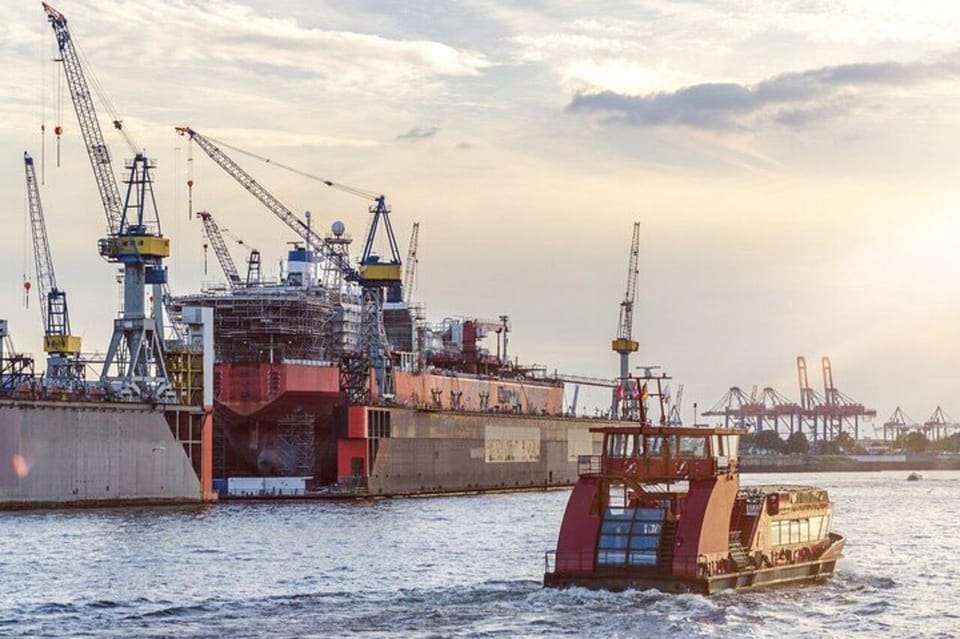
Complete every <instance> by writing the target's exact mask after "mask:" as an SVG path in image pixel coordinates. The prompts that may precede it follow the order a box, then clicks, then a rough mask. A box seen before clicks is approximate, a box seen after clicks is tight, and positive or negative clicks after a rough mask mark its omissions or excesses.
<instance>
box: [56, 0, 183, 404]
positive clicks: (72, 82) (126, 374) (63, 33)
mask: <svg viewBox="0 0 960 639" xmlns="http://www.w3.org/2000/svg"><path fill="white" fill-rule="evenodd" d="M43 8H44V11H45V12H46V14H47V19H48V21H49V23H50V26H51V27H52V28H53V31H54V33H55V34H56V37H57V46H58V48H59V50H60V54H61V57H62V58H63V69H64V73H65V75H66V79H67V85H68V86H69V88H70V97H71V99H72V100H73V106H74V110H75V111H76V114H77V120H78V121H79V123H80V130H81V133H82V135H83V139H84V143H85V144H86V147H87V155H88V156H89V158H90V165H91V167H92V168H93V174H94V179H95V181H96V183H97V188H98V189H99V191H100V198H101V200H102V202H103V207H104V212H105V213H106V216H107V230H108V236H107V237H105V238H103V239H101V240H100V241H99V243H98V248H99V251H100V255H101V256H103V257H104V258H106V259H107V261H109V262H116V263H121V264H123V309H122V316H121V318H120V319H117V320H114V324H113V335H112V337H111V339H110V346H109V348H108V350H107V355H106V358H105V359H104V364H103V370H102V372H101V375H100V381H101V383H102V384H103V385H104V387H105V389H106V390H107V392H108V393H109V394H110V395H111V396H113V397H114V398H116V399H121V400H128V401H149V402H174V401H176V394H175V393H174V392H173V387H172V385H171V383H170V379H169V376H168V375H167V370H166V364H165V362H164V357H163V354H164V345H163V307H164V301H165V299H166V298H167V296H166V295H165V286H166V283H167V271H166V267H164V266H163V259H164V258H166V257H168V256H169V255H170V240H169V239H167V238H164V237H163V234H162V232H161V229H160V217H159V214H158V212H157V204H156V199H155V198H154V194H153V178H152V177H151V171H152V170H153V169H154V168H155V164H154V163H153V162H152V161H150V160H148V159H147V158H146V156H145V155H144V154H142V153H138V152H136V149H135V147H134V145H133V143H132V142H131V141H130V139H129V137H127V135H126V132H124V131H123V129H122V126H121V122H120V120H118V119H115V120H114V121H113V124H114V127H115V128H117V129H118V130H119V131H121V133H123V135H124V138H125V139H126V141H127V143H128V144H129V145H130V146H131V148H132V149H133V150H134V152H135V154H136V155H135V157H134V158H133V160H131V161H129V162H127V163H126V168H127V170H128V177H127V179H126V180H125V183H126V185H127V192H126V197H125V198H124V199H123V200H121V199H120V194H119V189H118V188H117V183H116V177H115V176H114V173H113V166H112V164H111V160H110V151H109V149H108V148H107V145H106V142H105V141H104V139H103V133H102V132H101V130H100V125H99V123H98V121H97V113H96V109H95V108H94V104H93V97H92V95H91V93H90V88H89V86H88V84H87V81H86V78H85V75H84V72H83V68H82V66H81V64H80V57H79V55H78V54H77V50H76V47H75V46H74V43H73V39H72V38H71V36H70V32H69V30H68V28H67V19H66V18H65V17H64V16H63V14H61V13H60V12H59V11H57V10H56V9H54V8H53V7H51V6H50V5H48V4H46V3H44V5H43ZM147 285H151V286H152V287H153V317H149V318H148V317H147V316H146V314H145V311H144V305H145V302H146V295H145V289H146V286H147Z"/></svg>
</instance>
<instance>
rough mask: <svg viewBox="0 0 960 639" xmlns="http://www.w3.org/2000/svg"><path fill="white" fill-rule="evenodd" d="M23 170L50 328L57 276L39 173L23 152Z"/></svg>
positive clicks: (45, 318) (43, 306) (40, 292)
mask: <svg viewBox="0 0 960 639" xmlns="http://www.w3.org/2000/svg"><path fill="white" fill-rule="evenodd" d="M23 169H24V173H25V176H26V181H27V205H28V207H29V209H30V235H31V236H32V237H33V258H34V261H35V263H36V269H37V272H36V275H37V282H36V284H37V294H38V295H39V296H40V313H41V314H42V315H43V326H44V329H45V330H46V329H47V327H48V323H47V322H48V319H49V318H48V316H47V311H48V309H47V299H48V296H49V294H50V292H51V291H55V290H57V276H56V274H55V273H54V270H53V258H52V257H51V255H50V241H49V240H48V239H47V224H46V222H45V221H44V219H43V205H42V204H41V202H40V187H39V186H38V185H37V172H36V169H35V167H34V165H33V158H32V157H30V154H29V153H27V152H26V151H24V152H23Z"/></svg>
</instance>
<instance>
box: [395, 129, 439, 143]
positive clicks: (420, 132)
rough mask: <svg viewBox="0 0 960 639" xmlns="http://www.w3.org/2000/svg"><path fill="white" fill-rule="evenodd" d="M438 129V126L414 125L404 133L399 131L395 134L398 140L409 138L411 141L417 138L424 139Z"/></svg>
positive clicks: (431, 135) (435, 132)
mask: <svg viewBox="0 0 960 639" xmlns="http://www.w3.org/2000/svg"><path fill="white" fill-rule="evenodd" d="M438 131H440V128H439V127H435V126H431V127H425V128H424V127H419V126H415V127H413V128H412V129H410V130H409V131H407V132H406V133H401V134H400V135H398V136H397V139H398V140H410V141H411V142H416V141H418V140H425V139H427V138H432V137H433V136H435V135H436V134H437V132H438Z"/></svg>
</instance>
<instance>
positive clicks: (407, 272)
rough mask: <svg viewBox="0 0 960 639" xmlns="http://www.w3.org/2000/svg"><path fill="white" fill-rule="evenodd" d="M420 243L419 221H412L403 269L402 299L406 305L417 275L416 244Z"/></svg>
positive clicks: (411, 294)
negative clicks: (405, 263)
mask: <svg viewBox="0 0 960 639" xmlns="http://www.w3.org/2000/svg"><path fill="white" fill-rule="evenodd" d="M419 243H420V222H414V223H413V229H411V231H410V243H409V244H408V245H407V265H406V268H405V269H404V271H403V301H404V302H406V304H407V306H410V302H411V301H412V300H413V282H414V280H415V279H416V277H417V264H418V263H419V259H418V258H417V246H418V244H419Z"/></svg>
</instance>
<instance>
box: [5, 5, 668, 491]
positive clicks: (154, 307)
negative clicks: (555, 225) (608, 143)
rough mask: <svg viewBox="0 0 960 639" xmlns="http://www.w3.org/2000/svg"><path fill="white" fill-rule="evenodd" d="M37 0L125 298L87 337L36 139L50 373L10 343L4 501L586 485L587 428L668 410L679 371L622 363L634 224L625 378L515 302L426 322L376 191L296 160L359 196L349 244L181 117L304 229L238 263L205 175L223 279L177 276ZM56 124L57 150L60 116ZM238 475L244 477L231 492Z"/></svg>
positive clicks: (633, 345) (154, 219)
mask: <svg viewBox="0 0 960 639" xmlns="http://www.w3.org/2000/svg"><path fill="white" fill-rule="evenodd" d="M44 8H45V11H46V14H47V17H48V20H49V24H50V26H51V27H52V30H53V33H54V35H55V39H56V40H55V42H56V45H55V46H56V47H57V50H58V56H59V57H57V58H56V60H55V62H56V63H58V64H59V65H60V68H61V69H62V71H63V74H64V78H65V82H63V83H61V84H58V86H62V87H65V88H66V89H67V90H68V91H69V93H70V98H71V101H72V103H73V107H74V111H75V113H76V116H77V122H78V124H79V130H80V133H81V134H82V137H83V141H84V144H85V147H86V151H87V156H88V159H89V163H90V167H91V169H92V173H93V177H94V181H95V183H96V185H97V189H98V192H99V195H100V200H101V204H102V208H103V211H104V213H105V217H106V223H107V224H106V233H105V234H104V236H103V237H102V239H101V240H100V241H99V243H98V246H97V248H98V252H99V254H100V255H101V256H102V257H103V258H104V259H105V260H106V261H107V262H109V263H111V264H115V265H117V266H118V267H119V268H120V269H121V270H122V275H121V278H120V279H119V280H118V281H119V282H120V283H121V285H122V301H121V304H120V309H119V312H118V314H117V317H116V318H115V319H114V320H113V333H112V337H111V340H110V343H109V345H108V346H107V348H106V351H105V353H103V354H98V355H90V354H85V353H83V352H82V350H81V344H80V338H79V337H78V336H75V335H73V333H72V332H71V329H70V322H69V314H68V311H67V300H66V293H65V292H64V291H63V290H62V288H60V287H59V286H58V284H57V282H56V279H55V277H54V274H53V266H52V259H51V250H50V248H51V247H50V246H49V242H48V240H47V237H46V230H45V221H44V219H43V212H42V207H41V206H40V196H39V188H38V187H37V179H36V174H35V173H33V174H32V172H33V171H34V168H33V162H32V159H31V158H30V157H29V156H26V155H25V168H26V176H27V191H28V200H29V203H30V218H31V224H32V230H33V239H34V256H35V258H36V272H35V274H34V275H35V280H36V292H37V293H38V294H39V297H40V302H41V304H40V306H41V310H42V320H43V323H44V351H45V353H46V355H47V357H46V366H45V368H44V370H43V371H42V372H40V373H35V372H34V368H35V367H36V368H40V366H35V362H34V360H33V359H32V358H31V357H29V356H27V355H24V354H22V353H19V352H18V351H16V349H14V348H13V345H12V343H7V344H5V349H4V350H3V351H2V352H0V361H2V364H3V367H2V374H0V504H2V505H14V506H23V505H36V504H55V505H56V504H65V503H70V504H74V503H76V504H98V503H125V502H128V501H136V502H169V501H201V500H205V499H210V498H213V497H214V496H215V493H214V492H213V490H212V489H213V488H214V487H216V488H217V490H218V491H220V492H221V493H222V494H240V495H250V496H270V495H285V496H286V495H294V494H296V495H303V496H306V495H313V496H332V497H342V496H347V497H354V496H377V495H384V496H387V495H410V494H427V493H443V492H461V491H487V490H516V489H528V488H544V487H550V486H562V485H571V484H573V483H574V482H575V481H576V479H577V462H578V459H579V458H580V457H581V456H583V455H596V454H598V453H599V452H600V445H601V435H600V434H598V433H595V432H591V427H598V426H603V425H604V424H606V425H614V424H617V423H620V422H622V421H636V420H638V419H641V418H643V415H644V414H645V413H644V410H645V404H646V402H647V401H648V400H649V399H650V398H651V397H659V403H660V415H661V420H662V421H663V422H664V423H665V422H666V419H667V412H668V411H667V407H666V405H665V398H668V397H669V394H668V393H667V392H665V391H664V389H663V388H662V387H661V384H662V383H663V380H664V379H666V378H665V377H662V378H657V379H656V380H654V379H653V378H652V377H651V372H650V371H649V370H648V371H646V374H645V377H644V378H643V379H644V381H643V383H642V384H641V382H640V380H639V379H636V378H634V377H633V376H632V374H631V372H630V367H629V362H628V358H629V356H630V354H631V353H633V352H636V351H637V348H638V345H637V342H635V341H634V340H633V339H632V336H631V331H632V310H633V297H634V296H635V294H636V288H637V251H638V241H639V226H638V225H634V233H633V242H632V245H631V257H630V269H629V272H628V282H627V293H626V295H625V298H624V301H623V302H622V303H621V308H620V322H619V325H618V329H619V330H618V334H617V338H616V339H615V340H614V341H613V343H612V348H613V350H614V351H615V352H617V353H618V354H619V355H620V376H619V377H618V378H615V379H608V380H603V379H600V380H597V379H587V378H576V379H574V378H571V377H565V376H562V375H558V374H556V373H554V374H553V375H548V374H547V373H546V370H545V369H544V368H543V367H538V366H528V365H523V364H521V363H520V362H519V360H518V359H517V358H515V357H514V356H513V355H512V353H511V351H510V349H509V337H510V330H511V327H510V321H509V318H508V317H507V316H505V315H500V316H497V317H496V319H487V318H484V317H478V316H473V315H466V316H460V317H450V318H445V319H443V320H441V321H433V322H431V321H428V320H427V318H426V315H425V312H424V309H423V308H421V307H419V306H418V305H416V304H414V303H413V302H412V299H411V290H412V282H413V279H414V271H415V268H416V265H417V256H416V251H417V241H418V228H419V226H418V225H417V224H414V227H413V228H414V232H413V233H412V235H411V240H410V243H409V248H408V254H407V259H406V260H405V261H401V258H400V251H399V247H398V243H397V240H396V237H395V235H394V231H393V227H392V223H391V219H390V213H391V209H390V206H389V205H388V203H387V199H386V197H385V196H384V195H383V194H381V193H377V192H370V191H366V190H363V189H358V188H355V187H350V186H346V185H343V184H340V183H337V182H334V181H332V180H327V179H321V178H318V177H316V176H311V175H308V174H306V173H305V172H303V171H298V170H294V172H295V173H298V174H299V175H301V176H305V177H308V178H313V179H316V180H319V181H320V182H321V183H322V184H323V185H325V187H330V188H333V189H336V190H339V191H341V192H343V193H346V194H349V195H350V196H356V197H359V198H361V199H363V200H364V205H365V207H366V208H367V210H368V212H369V215H370V217H369V220H370V221H369V227H368V230H367V232H366V233H364V237H363V239H362V247H361V249H360V250H359V251H357V255H356V256H354V255H352V254H351V248H352V239H351V237H350V236H349V235H348V234H347V233H346V229H345V227H344V225H343V224H342V223H340V222H334V223H333V224H331V225H329V226H328V223H323V224H315V223H314V220H313V219H312V216H311V215H310V213H309V212H306V211H305V212H303V213H300V212H297V211H295V210H293V209H291V208H290V207H288V206H287V205H285V204H284V203H283V202H282V201H281V200H280V199H279V198H278V197H277V196H276V195H274V194H273V193H272V192H270V191H269V190H268V189H267V188H266V186H264V184H263V183H261V182H260V181H258V180H256V179H255V178H254V177H253V176H252V175H251V174H250V173H248V172H247V170H246V169H244V168H243V167H241V166H240V165H239V164H238V163H237V162H236V161H235V160H234V159H233V158H232V157H231V156H230V155H229V154H228V153H227V152H226V151H225V150H224V149H232V150H236V151H241V150H240V149H237V148H236V147H233V146H230V145H228V144H226V143H224V142H220V141H217V140H214V139H212V138H209V137H207V136H205V135H202V134H200V133H198V132H197V131H196V130H194V129H192V128H190V127H189V126H181V127H177V131H178V132H179V133H180V134H181V135H182V136H184V138H185V140H186V143H187V144H188V157H190V158H191V160H192V157H193V156H192V153H193V149H194V147H199V149H200V150H201V151H203V152H204V153H205V154H206V155H207V156H208V157H209V158H210V159H211V160H212V161H213V162H214V163H215V164H216V165H218V166H219V167H220V168H222V169H223V170H224V172H225V173H226V174H227V175H228V176H229V177H230V178H232V179H233V180H235V181H236V182H237V183H238V184H239V185H240V186H241V187H243V188H244V189H245V190H246V191H248V192H249V193H250V195H252V196H253V197H254V198H255V199H257V200H258V201H259V202H260V204H262V205H263V207H264V208H265V209H266V210H267V211H268V212H269V213H270V214H272V215H273V216H274V217H275V218H276V219H278V220H279V221H281V222H282V223H283V224H285V225H286V226H287V227H288V228H289V229H290V230H291V231H292V232H293V233H294V234H295V238H296V242H294V243H293V244H294V246H293V248H292V249H291V250H290V251H289V252H288V254H287V259H286V260H285V261H284V263H283V265H282V268H281V272H280V273H279V275H278V276H273V277H268V276H265V275H264V274H263V273H262V271H261V260H260V253H259V251H257V250H255V249H251V248H250V247H249V245H245V248H246V249H248V253H247V255H246V259H245V262H246V273H245V274H243V275H241V273H240V269H238V268H237V265H236V262H234V260H233V258H232V256H231V254H230V251H229V250H228V247H227V244H226V241H225V239H224V238H225V236H227V237H230V236H231V234H229V233H228V232H227V231H226V229H224V228H222V227H220V226H219V225H218V223H217V221H216V219H215V216H214V214H212V213H211V212H210V211H203V210H198V211H197V212H196V214H195V215H194V211H193V201H194V198H193V187H194V183H193V178H192V174H191V175H190V176H189V177H188V180H187V187H188V194H189V217H191V218H195V219H196V220H197V222H198V224H202V228H203V236H204V241H205V244H204V248H205V250H206V249H212V250H213V252H214V253H215V255H216V258H217V261H218V262H219V264H220V266H221V267H222V270H223V273H224V276H225V282H224V284H223V285H217V286H207V287H205V288H204V290H201V291H200V292H197V293H191V294H186V295H179V296H175V295H173V294H171V293H170V291H169V290H168V288H167V279H168V278H167V266H166V263H165V260H166V258H167V257H168V256H169V255H170V240H169V239H168V238H166V237H165V236H164V234H163V232H162V230H161V224H160V215H159V212H158V211H157V204H156V200H155V198H154V194H153V180H154V178H153V175H154V171H155V169H156V167H155V164H154V163H153V161H152V160H150V159H149V158H148V157H147V156H146V154H145V152H142V151H139V150H138V149H141V148H142V147H140V146H139V145H137V144H136V143H135V142H133V141H132V140H130V136H129V133H128V132H127V131H126V130H125V129H124V127H123V121H122V119H121V118H120V117H119V116H118V115H117V114H116V113H113V112H112V110H111V113H110V119H111V121H112V124H113V129H114V132H115V133H117V134H118V135H121V136H123V137H124V139H125V140H126V142H127V144H128V146H129V147H130V149H131V151H132V152H133V155H134V156H133V157H132V158H131V159H130V160H128V161H126V162H125V165H124V167H123V172H124V174H125V176H126V177H125V178H124V179H123V180H122V182H121V181H118V180H117V177H116V173H115V168H114V165H113V160H112V156H111V153H110V151H109V148H108V145H107V143H106V140H105V139H104V136H103V132H102V131H101V125H100V120H99V118H98V116H97V113H96V110H95V106H94V95H95V94H94V92H93V91H96V92H97V95H99V94H100V92H101V91H102V87H100V86H99V84H98V83H93V85H90V84H88V83H87V80H86V72H85V69H84V67H83V66H82V65H81V59H80V57H79V55H78V53H77V51H76V49H75V47H74V43H73V40H72V37H71V34H70V31H69V29H68V27H67V20H66V18H65V17H64V16H63V15H62V14H61V13H59V12H58V11H57V10H56V9H54V8H52V7H50V6H49V5H46V4H45V5H44ZM84 64H85V62H84ZM58 90H59V89H58ZM99 97H100V100H99V102H100V103H101V104H103V105H107V107H108V109H109V105H110V101H109V100H108V99H106V98H105V97H104V96H102V95H99ZM58 117H59V116H58ZM52 129H53V131H54V132H55V134H56V136H57V144H58V147H57V148H58V150H59V139H60V136H61V133H62V131H63V127H62V126H61V122H59V120H58V122H57V123H56V126H55V127H52ZM244 153H246V154H247V155H252V156H253V157H258V158H259V156H256V155H255V154H250V153H247V152H244ZM41 157H43V156H41ZM259 159H261V160H265V158H259ZM267 161H268V162H269V160H267ZM272 165H273V166H278V167H281V168H289V167H285V166H283V165H281V164H279V163H276V162H274V163H272ZM188 167H192V164H189V163H188ZM118 182H119V183H118ZM325 187H324V188H325ZM318 228H322V229H324V230H323V231H320V232H318ZM327 228H329V232H326V229H327ZM404 267H405V268H404ZM30 284H31V282H29V281H27V282H25V288H26V292H27V294H29V293H30ZM0 326H2V331H3V339H6V338H7V327H6V324H5V323H2V324H0ZM571 381H573V383H576V384H578V385H579V384H590V385H596V386H602V387H607V388H608V389H609V390H610V392H611V401H612V405H611V408H610V410H609V412H607V413H606V415H605V417H604V418H598V419H587V418H578V417H575V413H576V396H577V393H576V391H575V392H574V400H573V402H572V406H571V407H570V408H569V409H568V408H567V407H565V406H564V384H565V383H569V382H571ZM654 384H655V385H656V389H654ZM678 399H679V397H678ZM231 482H236V483H237V485H242V486H245V488H242V489H238V490H236V491H234V490H231V488H230V486H231ZM257 482H260V483H259V484H258V483H257ZM258 486H259V487H258ZM268 486H269V487H268Z"/></svg>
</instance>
